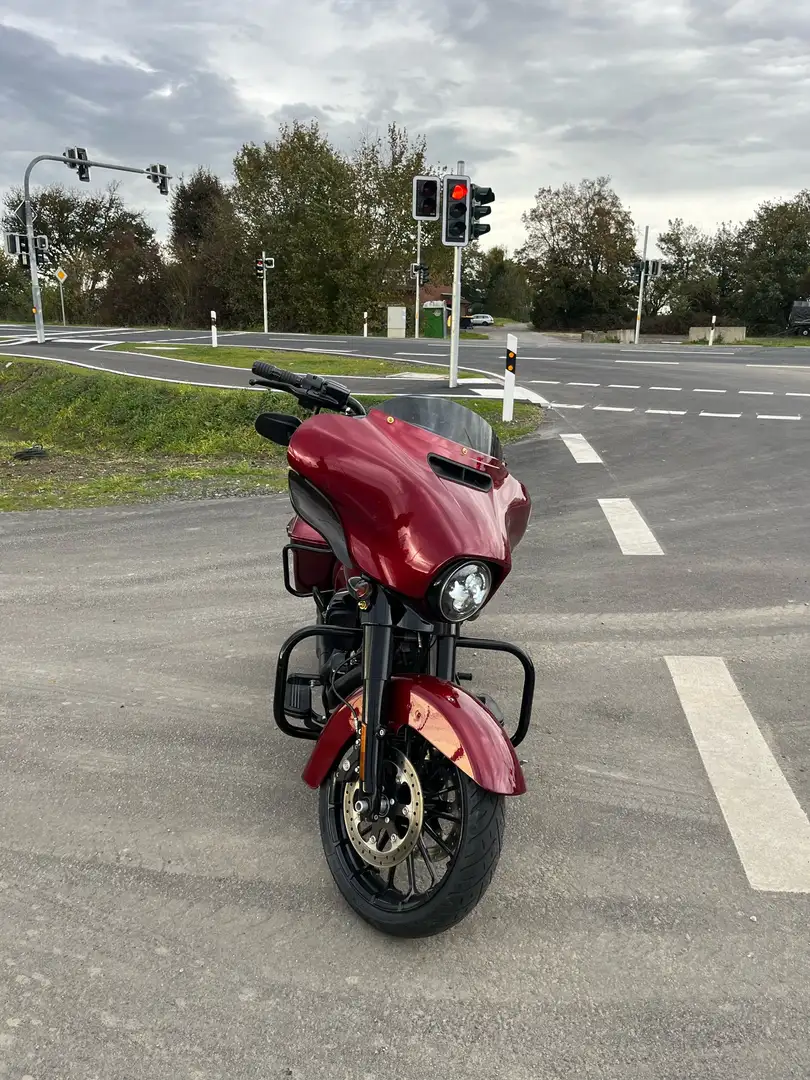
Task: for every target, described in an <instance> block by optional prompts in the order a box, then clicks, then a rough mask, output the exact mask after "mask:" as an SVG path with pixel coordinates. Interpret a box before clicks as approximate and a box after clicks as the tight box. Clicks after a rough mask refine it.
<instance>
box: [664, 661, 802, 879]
mask: <svg viewBox="0 0 810 1080" xmlns="http://www.w3.org/2000/svg"><path fill="white" fill-rule="evenodd" d="M665 659H666V663H667V667H668V668H669V672H670V675H671V676H672V681H673V683H674V684H675V690H676V692H677V694H678V697H679V698H680V701H681V707H682V708H683V711H684V714H685V716H686V719H687V721H688V723H689V727H690V728H691V729H692V736H693V737H694V740H695V744H696V745H697V748H698V753H699V754H700V756H701V759H702V761H703V766H704V768H705V769H706V774H707V776H708V778H709V782H710V784H711V785H712V787H713V788H714V794H715V797H716V798H717V801H718V803H719V804H720V809H721V811H722V812H723V817H724V818H725V820H726V825H727V826H728V830H729V832H730V833H731V838H732V840H733V841H734V846H735V847H736V849H737V854H738V855H739V857H740V862H741V863H742V865H743V869H744V870H745V874H746V877H747V878H748V882H749V884H750V885H751V888H752V889H759V890H763V891H767V892H788V893H799V892H801V893H805V892H810V821H808V819H807V815H806V814H805V812H804V811H803V810H802V808H801V806H800V805H799V802H798V800H797V798H796V796H795V795H794V793H793V791H792V789H791V787H790V785H789V784H788V782H787V780H786V779H785V777H784V774H783V773H782V770H781V769H780V768H779V764H778V762H777V761H776V758H775V757H774V756H773V753H772V752H771V749H770V747H769V746H768V744H767V743H766V741H765V739H764V738H763V736H762V733H761V731H760V730H759V728H758V727H757V724H756V721H755V720H754V717H753V716H752V715H751V712H750V711H749V709H748V706H747V705H746V704H745V701H744V699H743V697H742V694H741V693H740V691H739V690H738V689H737V686H736V684H735V682H734V679H733V678H732V677H731V672H730V671H729V670H728V668H727V667H726V664H725V662H724V660H723V659H722V657H719V656H667V657H666V658H665Z"/></svg>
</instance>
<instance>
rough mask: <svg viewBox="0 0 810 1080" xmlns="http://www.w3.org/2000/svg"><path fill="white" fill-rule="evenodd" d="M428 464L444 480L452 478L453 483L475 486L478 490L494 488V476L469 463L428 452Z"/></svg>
mask: <svg viewBox="0 0 810 1080" xmlns="http://www.w3.org/2000/svg"><path fill="white" fill-rule="evenodd" d="M428 464H429V465H430V467H431V469H432V470H433V471H434V472H435V473H436V475H437V476H440V477H441V478H442V480H450V481H451V483H453V484H463V485H464V487H471V488H475V489H476V490H477V491H489V490H490V489H491V488H492V477H491V476H490V475H489V473H486V472H480V471H479V470H478V469H472V468H470V466H469V465H460V464H459V463H458V462H457V461H453V460H452V459H451V458H445V457H440V456H439V455H438V454H428Z"/></svg>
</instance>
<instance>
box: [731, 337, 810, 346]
mask: <svg viewBox="0 0 810 1080" xmlns="http://www.w3.org/2000/svg"><path fill="white" fill-rule="evenodd" d="M739 344H740V345H762V346H763V347H764V348H768V349H795V348H797V347H799V348H801V347H804V348H807V346H808V345H810V337H785V338H781V337H780V338H746V339H745V341H741V342H739Z"/></svg>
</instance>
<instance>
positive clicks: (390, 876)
mask: <svg viewBox="0 0 810 1080" xmlns="http://www.w3.org/2000/svg"><path fill="white" fill-rule="evenodd" d="M396 872H397V868H396V866H392V867H391V869H390V870H389V871H388V877H387V878H386V881H385V887H386V889H393V887H394V876H395V875H396Z"/></svg>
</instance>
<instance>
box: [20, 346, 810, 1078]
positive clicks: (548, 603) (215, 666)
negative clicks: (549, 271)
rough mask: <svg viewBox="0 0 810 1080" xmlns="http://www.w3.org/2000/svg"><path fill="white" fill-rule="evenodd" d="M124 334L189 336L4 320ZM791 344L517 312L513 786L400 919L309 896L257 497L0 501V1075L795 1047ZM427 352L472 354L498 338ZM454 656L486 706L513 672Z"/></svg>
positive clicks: (803, 647)
mask: <svg viewBox="0 0 810 1080" xmlns="http://www.w3.org/2000/svg"><path fill="white" fill-rule="evenodd" d="M8 332H9V331H8V330H4V329H3V328H0V334H6V333H8ZM116 334H118V335H119V336H118V337H116V336H115V335H116ZM121 334H126V335H127V338H126V339H127V340H138V341H142V342H152V343H156V340H157V339H159V340H160V341H161V342H162V344H163V345H164V346H166V345H168V346H170V345H171V344H172V343H175V344H178V343H180V342H181V341H182V340H184V339H187V338H188V337H189V336H191V337H194V335H190V334H189V333H188V332H178V333H177V334H176V335H171V334H167V333H166V332H165V331H159V332H146V333H144V334H143V335H138V334H137V333H136V332H133V333H130V332H129V331H118V330H116V331H113V332H111V333H110V334H109V335H106V336H105V333H98V332H92V333H89V334H88V333H87V332H86V331H81V332H76V331H70V332H69V333H68V335H67V338H64V337H63V338H60V339H59V340H54V341H50V342H49V343H48V344H47V345H46V346H45V347H44V348H43V347H42V346H31V345H20V344H18V345H9V344H8V343H6V344H5V345H3V347H2V348H0V354H2V352H6V353H14V352H18V353H21V354H23V355H25V354H26V353H27V352H28V353H29V354H30V352H32V351H33V352H38V353H39V354H42V355H48V354H50V353H54V354H56V353H59V354H61V357H62V358H63V359H64V358H65V357H67V358H68V359H78V360H79V361H80V362H84V358H85V357H87V356H90V357H91V361H90V362H92V363H94V364H96V363H98V364H107V363H115V364H119V365H120V364H122V363H126V364H132V365H133V371H132V373H133V374H135V373H137V374H140V375H145V376H146V377H149V373H150V372H152V371H158V370H159V371H164V372H167V371H170V370H171V371H175V372H176V371H177V369H178V368H179V367H181V366H182V365H178V364H177V363H176V361H175V362H172V361H171V360H170V359H167V360H161V359H160V358H159V357H152V356H146V357H140V356H136V357H132V356H131V354H124V353H111V352H104V351H103V349H98V348H97V347H96V346H97V345H101V344H102V342H103V341H113V340H123V338H122V337H121ZM161 335H162V337H161ZM71 337H72V338H73V340H74V342H75V343H76V344H74V345H72V344H71V343H70V340H69V339H70V338H71ZM204 337H205V335H204V334H202V333H201V334H200V335H199V336H198V337H196V338H194V340H202V339H204ZM238 337H239V340H238V343H239V344H253V343H254V342H256V343H259V344H266V339H265V337H264V335H239V336H238ZM225 340H226V341H227V342H228V343H234V344H235V343H237V338H236V337H234V338H233V340H231V339H230V338H226V339H225ZM275 340H277V341H278V342H279V347H281V348H285V349H287V348H300V349H302V350H304V349H306V348H313V349H316V350H317V351H319V352H322V351H328V350H330V349H332V350H334V351H338V350H340V351H345V352H350V353H351V354H352V355H390V356H394V357H396V358H397V359H401V360H403V361H405V360H408V359H413V360H417V361H424V360H425V356H424V355H423V352H424V353H427V354H428V355H429V356H431V357H434V358H436V359H437V360H439V361H441V358H442V355H444V354H446V346H445V345H444V344H443V343H440V344H439V345H432V344H428V343H423V342H418V343H414V342H413V341H412V340H410V341H404V342H403V341H401V340H400V341H394V342H390V341H383V340H376V339H375V340H373V341H372V340H370V339H366V340H364V339H362V338H359V339H358V338H332V339H329V340H328V341H326V340H324V339H314V338H313V339H310V338H307V339H306V340H302V339H301V338H297V337H296V338H294V337H292V336H287V337H279V338H277V339H275ZM79 342H81V344H79ZM86 342H89V344H85V343H86ZM295 342H298V344H297V345H296V344H295ZM223 343H224V342H223ZM443 350H444V352H443ZM164 351H168V350H164ZM399 353H408V354H409V356H400V355H398V354H399ZM785 354H789V355H785ZM804 355H805V353H804V350H803V349H798V348H797V349H755V348H740V349H729V350H726V349H722V350H721V349H716V350H713V351H712V352H711V353H709V352H708V350H707V349H705V348H703V349H700V348H697V347H695V348H689V347H685V346H682V347H676V346H666V345H662V346H644V347H643V348H642V349H641V350H638V351H634V350H632V349H628V348H622V347H619V346H596V345H594V346H584V345H579V344H575V345H571V344H568V343H565V342H560V341H556V340H552V339H548V340H542V339H540V338H538V339H534V340H531V348H529V339H528V337H527V340H526V342H525V343H524V345H523V347H522V349H521V354H520V357H519V381H520V383H521V384H522V385H523V386H524V387H526V388H529V389H532V390H534V391H535V392H536V393H538V394H540V395H542V396H543V397H544V398H545V399H546V400H548V401H549V402H550V403H551V407H550V408H549V409H547V410H546V416H545V418H544V422H543V424H542V425H541V428H540V430H539V432H538V434H537V435H535V436H533V437H531V438H529V439H527V440H524V441H523V442H522V443H520V444H517V445H515V446H513V447H511V448H509V451H508V453H507V457H508V460H509V464H510V468H511V469H512V471H514V472H515V473H516V475H518V476H519V477H520V478H521V479H522V480H523V481H524V482H525V483H526V485H527V487H528V488H529V490H530V493H531V496H532V500H533V507H534V510H533V518H532V522H531V524H530V528H529V531H528V533H527V535H526V538H525V540H524V542H523V544H522V545H521V547H520V548H519V550H518V552H517V555H516V561H515V570H514V572H513V575H512V576H511V577H510V578H509V579H508V581H507V582H506V584H505V585H504V587H503V589H502V590H501V592H500V593H499V595H498V598H497V600H496V602H494V603H493V605H492V608H491V609H488V610H487V612H486V613H485V615H484V616H483V617H482V618H481V620H480V622H479V623H477V624H476V633H481V634H482V635H486V636H506V637H509V638H511V639H512V640H516V641H517V642H518V643H519V644H521V645H523V646H524V647H526V648H527V649H528V650H529V652H530V653H531V654H532V656H533V658H534V660H535V663H536V665H537V669H538V683H539V687H540V693H539V697H538V703H537V707H536V710H535V717H534V727H533V729H532V732H531V734H530V736H529V738H528V739H527V741H526V742H525V743H524V744H523V746H522V747H521V753H522V754H523V755H524V756H525V759H526V765H525V770H526V774H527V782H528V784H529V787H530V792H531V794H530V796H529V797H528V799H525V800H518V801H517V802H516V803H515V804H514V805H512V806H510V815H509V821H508V831H507V844H506V847H505V851H504V856H503V859H502V862H501V867H500V868H499V872H498V878H497V881H496V883H495V884H494V885H493V887H492V889H491V890H490V893H489V894H488V896H487V899H486V901H485V903H483V904H482V905H481V908H480V909H479V911H478V912H476V914H475V915H474V916H473V917H472V918H471V919H470V920H468V921H467V922H466V923H464V924H462V926H460V927H459V928H458V930H456V931H454V932H452V933H451V934H448V935H445V936H444V937H443V938H441V939H437V940H434V941H430V942H423V943H406V944H399V945H397V946H396V947H394V946H392V944H391V943H390V942H389V941H387V940H381V939H380V938H379V937H377V936H376V935H374V934H373V932H371V931H369V930H368V929H367V928H365V927H364V926H361V925H359V924H358V923H357V922H356V921H355V920H354V919H353V918H351V917H350V916H349V915H348V913H347V912H346V910H345V909H344V908H343V907H342V906H341V904H340V902H339V900H338V899H337V897H336V895H335V893H334V891H333V889H332V888H331V886H330V885H329V883H328V879H327V875H326V872H325V870H324V868H323V866H322V862H321V860H320V854H319V842H318V838H317V832H316V827H315V811H314V804H313V802H312V798H311V796H310V795H308V794H307V793H306V792H305V791H304V790H303V789H302V788H301V787H300V785H299V783H298V780H297V775H298V772H299V771H300V767H301V762H302V751H301V750H300V748H299V747H297V746H296V745H295V744H291V743H290V742H289V741H287V740H284V739H283V738H282V737H281V736H278V737H277V736H276V735H275V734H274V732H273V728H272V726H271V723H270V721H269V718H268V695H269V688H270V685H271V677H272V661H271V659H270V658H271V657H272V655H273V652H274V649H276V648H277V646H278V645H279V644H280V642H281V640H282V638H283V637H284V636H285V634H286V633H287V631H288V628H289V626H290V624H291V623H295V621H296V620H298V621H299V622H301V623H304V622H305V621H306V618H307V614H308V613H307V611H306V610H305V605H302V604H301V603H299V602H297V601H295V600H293V599H292V598H291V597H289V596H287V595H286V594H285V593H284V591H283V588H282V586H281V583H280V581H279V579H278V575H277V574H275V573H273V568H274V566H275V565H276V560H277V558H278V552H279V550H280V547H281V544H282V542H283V535H284V532H283V530H284V523H285V521H286V519H287V517H288V516H289V507H288V504H287V502H286V500H285V499H283V498H280V497H279V498H269V499H268V498H257V499H244V500H227V501H222V502H214V501H211V502H201V503H188V504H176V505H157V506H150V507H146V508H127V509H114V510H92V511H75V512H71V513H56V512H41V513H37V514H25V515H24V514H19V515H5V516H4V517H3V519H2V521H0V565H2V567H3V572H2V578H1V579H0V580H2V583H3V587H2V590H0V619H2V623H3V625H4V626H9V627H12V628H17V629H16V630H15V632H13V633H12V634H11V635H9V636H8V637H7V639H6V640H5V641H4V644H3V663H4V671H5V673H6V680H5V684H6V685H5V688H4V689H3V691H2V696H1V697H0V711H1V713H2V716H3V724H2V725H0V732H3V733H4V734H3V735H2V737H3V752H2V754H0V759H2V761H3V762H4V764H3V766H2V768H3V773H2V774H0V789H2V790H4V791H5V792H6V793H7V795H6V799H5V806H4V820H3V834H2V836H3V843H2V847H0V884H2V885H4V886H5V889H4V891H3V892H2V894H0V895H2V897H3V902H4V905H5V909H6V911H7V912H8V913H9V914H10V917H8V918H6V919H5V920H4V921H3V923H2V924H0V951H2V953H3V955H4V956H5V957H6V961H5V962H6V964H7V966H8V967H9V971H10V972H11V975H12V984H11V993H10V995H9V997H8V999H7V1004H6V1016H7V1019H6V1018H5V1017H4V1018H3V1019H4V1021H5V1023H6V1025H7V1026H6V1028H5V1032H6V1040H5V1042H4V1043H3V1044H1V1045H2V1046H4V1047H5V1048H6V1051H7V1052H8V1053H9V1054H14V1055H16V1056H15V1057H14V1058H13V1059H12V1060H14V1061H15V1063H18V1067H17V1070H16V1073H14V1072H13V1071H12V1072H11V1073H10V1075H17V1074H19V1075H21V1076H22V1075H24V1074H29V1075H31V1076H40V1075H41V1076H57V1075H61V1074H62V1073H63V1072H64V1073H66V1070H65V1069H64V1068H62V1067H61V1063H62V1058H61V1057H60V1054H61V1053H62V1048H63V1047H64V1046H65V1045H69V1046H70V1047H71V1048H72V1050H73V1052H74V1057H75V1060H77V1061H79V1062H81V1063H82V1065H81V1068H83V1069H84V1072H81V1071H75V1075H76V1076H82V1077H84V1076H91V1075H103V1076H105V1077H114V1078H117V1077H125V1076H126V1077H127V1080H130V1078H132V1080H141V1078H144V1080H146V1078H148V1077H152V1076H155V1075H169V1074H173V1075H178V1076H180V1075H188V1076H193V1075H197V1076H199V1077H204V1078H205V1080H209V1078H212V1080H213V1078H214V1077H216V1078H219V1077H220V1076H223V1077H224V1076H226V1075H227V1076H228V1077H229V1080H230V1078H234V1080H242V1078H247V1077H251V1076H254V1075H255V1076H259V1075H260V1076H269V1077H276V1076H279V1077H281V1076H288V1077H294V1078H296V1080H298V1078H303V1077H307V1078H308V1080H309V1078H314V1080H320V1078H324V1080H325V1078H332V1077H334V1076H336V1075H339V1076H343V1075H346V1076H349V1075H352V1076H354V1075H357V1076H358V1077H363V1078H366V1077H373V1078H375V1080H378V1078H382V1077H384V1076H389V1075H397V1076H400V1077H402V1078H403V1080H422V1078H427V1077H432V1076H434V1075H436V1073H437V1072H439V1071H440V1072H441V1075H443V1076H447V1077H448V1078H450V1080H462V1078H463V1080H485V1078H486V1080H491V1078H492V1077H495V1076H498V1077H501V1076H503V1077H508V1078H509V1080H513V1078H514V1080H529V1078H531V1080H537V1078H546V1077H548V1078H555V1080H556V1078H562V1077H565V1078H570V1080H574V1078H576V1080H579V1078H581V1077H582V1078H584V1077H599V1078H600V1080H602V1078H607V1080H729V1078H730V1077H733V1078H734V1080H794V1078H795V1080H799V1078H802V1080H803V1078H804V1077H806V1076H807V1075H809V1074H810V1038H809V1037H808V1033H807V1023H806V1018H807V1015H808V1013H809V1012H810V979H808V974H809V973H810V945H808V936H807V924H808V920H809V919H810V824H808V818H807V813H808V811H809V810H810V725H809V724H808V720H807V706H806V702H807V700H808V698H809V697H810V664H809V663H808V660H807V657H808V647H810V577H809V575H808V565H810V494H808V490H809V489H808V478H807V461H808V459H810V423H808V421H810V364H807V365H805V364H802V363H801V360H802V359H803V358H804ZM808 356H810V354H808ZM0 363H2V359H1V358H0ZM167 363H168V364H170V365H173V366H172V367H171V368H169V367H165V366H161V367H160V368H156V367H154V366H150V365H154V364H160V365H165V364H167ZM461 363H462V365H469V366H471V367H475V368H478V369H480V370H481V371H482V372H484V373H488V375H489V376H491V377H492V378H497V375H498V374H499V372H500V371H501V370H502V365H503V347H502V343H501V342H500V341H496V342H486V343H484V342H466V341H465V342H462V348H461ZM134 365H139V366H138V367H137V368H135V367H134ZM760 365H762V366H760ZM193 366H194V368H195V369H196V368H198V367H199V368H204V369H205V370H204V371H202V372H201V374H200V376H199V377H201V378H202V377H211V376H212V375H213V376H215V377H216V378H218V379H222V378H226V377H227V378H228V379H230V378H231V374H228V375H227V376H226V375H225V372H231V373H232V372H233V371H234V369H224V368H223V369H220V368H211V369H208V368H206V366H205V365H193ZM159 377H163V376H159ZM246 377H247V373H246V372H245V371H244V370H242V371H241V372H236V374H235V375H233V382H232V383H228V385H234V386H235V385H242V384H243V383H238V382H237V379H241V380H242V381H243V382H244V381H245V380H246ZM385 382H386V383H387V384H388V385H389V386H390V387H393V386H395V385H396V382H394V381H392V380H385ZM414 385H417V384H414ZM478 389H479V390H482V391H493V390H494V391H495V392H498V387H497V384H481V385H480V386H479V387H478ZM420 392H421V385H420ZM443 392H444V391H443ZM617 410H619V411H617ZM788 416H790V417H797V418H796V419H787V417H788ZM478 669H480V670H481V671H482V673H483V676H484V677H483V678H482V686H483V684H484V683H486V684H487V685H488V686H489V688H490V689H491V690H492V692H493V693H494V694H495V696H496V697H498V698H499V699H501V698H502V699H503V703H504V705H505V706H506V707H507V708H509V707H515V705H516V701H515V691H514V684H513V682H512V679H511V672H510V671H509V670H502V669H501V668H500V667H498V666H497V665H496V664H494V663H492V662H490V661H488V660H486V658H485V657H484V658H479V661H478ZM32 805H35V806H36V807H37V812H36V814H32V813H31V807H32ZM381 970H385V971H387V972H388V973H389V976H388V984H387V987H386V994H385V995H384V996H383V998H382V999H381V998H380V995H379V986H378V982H377V981H376V980H375V973H377V974H378V973H379V971H381ZM26 995H27V996H26ZM76 1000H80V1001H81V1002H82V1010H81V1015H79V1013H78V1012H77V1010H76V1008H75V1002H76ZM403 1006H404V1007H405V1008H406V1011H407V1013H408V1016H409V1022H408V1023H407V1024H404V1025H403V1024H402V1022H401V1018H402V1010H403ZM9 1021H13V1023H11V1024H10V1023H9ZM0 1030H4V1029H3V1028H2V1025H0ZM0 1060H2V1059H0ZM268 1062H269V1063H270V1065H268ZM77 1068H79V1067H78V1066H77ZM352 1069H354V1070H356V1072H352V1071H351V1070H352ZM66 1075H73V1074H69V1073H66Z"/></svg>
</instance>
